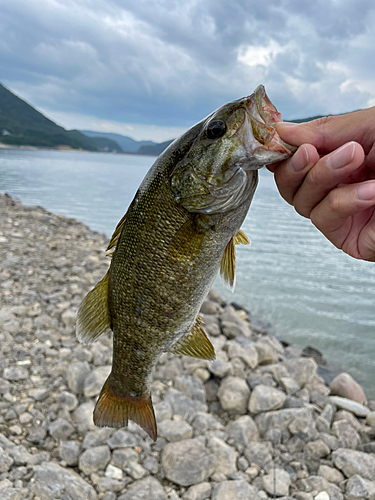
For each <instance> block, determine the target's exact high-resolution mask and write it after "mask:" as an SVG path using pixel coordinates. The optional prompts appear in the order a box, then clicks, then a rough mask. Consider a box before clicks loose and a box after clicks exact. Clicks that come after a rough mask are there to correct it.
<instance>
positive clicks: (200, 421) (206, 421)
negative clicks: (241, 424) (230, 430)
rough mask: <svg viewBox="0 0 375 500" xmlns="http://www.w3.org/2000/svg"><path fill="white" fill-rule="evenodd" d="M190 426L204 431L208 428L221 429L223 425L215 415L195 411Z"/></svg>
mask: <svg viewBox="0 0 375 500" xmlns="http://www.w3.org/2000/svg"><path fill="white" fill-rule="evenodd" d="M192 426H193V427H194V429H196V430H197V431H199V432H205V431H209V430H213V431H217V430H221V429H222V428H223V427H224V426H223V424H222V423H221V422H220V420H218V418H217V417H216V416H215V415H213V414H212V413H205V412H198V413H197V415H196V417H195V418H194V420H193V421H192Z"/></svg>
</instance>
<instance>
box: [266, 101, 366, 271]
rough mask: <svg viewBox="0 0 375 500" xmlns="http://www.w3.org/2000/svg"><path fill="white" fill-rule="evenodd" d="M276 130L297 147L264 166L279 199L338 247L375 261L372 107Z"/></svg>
mask: <svg viewBox="0 0 375 500" xmlns="http://www.w3.org/2000/svg"><path fill="white" fill-rule="evenodd" d="M276 128H277V132H278V133H279V135H280V136H281V138H282V139H283V140H284V141H285V142H287V143H289V144H293V145H295V146H300V147H299V148H298V150H297V152H296V153H295V154H294V155H293V156H292V157H291V158H289V159H288V160H285V161H283V162H280V163H279V164H274V165H270V166H269V167H268V169H269V170H271V172H274V174H275V181H276V184H277V187H278V189H279V191H280V193H281V195H282V197H283V198H284V199H285V200H286V201H287V202H288V203H290V204H291V205H293V206H294V208H295V209H296V211H297V212H298V213H299V214H301V215H303V216H304V217H307V218H310V219H311V221H312V223H313V224H314V225H315V226H316V227H317V228H318V229H319V230H320V231H321V232H322V233H323V234H324V235H325V236H326V237H327V238H328V239H329V240H330V241H331V242H332V243H333V244H334V245H335V246H336V247H337V248H340V249H342V250H343V251H344V252H345V253H347V254H348V255H351V256H352V257H355V258H357V259H364V260H369V261H375V107H374V108H369V109H365V110H362V111H356V112H354V113H349V114H346V115H340V116H331V117H325V118H320V119H318V120H313V121H311V122H307V123H302V124H295V125H293V124H288V123H278V124H276ZM348 141H350V142H348Z"/></svg>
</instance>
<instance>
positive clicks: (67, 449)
mask: <svg viewBox="0 0 375 500" xmlns="http://www.w3.org/2000/svg"><path fill="white" fill-rule="evenodd" d="M80 453H81V444H80V443H79V442H78V441H62V442H61V443H60V457H61V458H62V460H64V461H65V462H66V463H67V465H70V466H73V467H75V466H76V465H78V457H79V454H80Z"/></svg>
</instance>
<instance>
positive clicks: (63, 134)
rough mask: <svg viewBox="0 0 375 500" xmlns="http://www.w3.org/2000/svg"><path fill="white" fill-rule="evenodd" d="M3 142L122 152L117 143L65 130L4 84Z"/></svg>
mask: <svg viewBox="0 0 375 500" xmlns="http://www.w3.org/2000/svg"><path fill="white" fill-rule="evenodd" d="M0 142H2V143H3V144H9V145H11V146H36V147H46V148H57V147H59V146H68V147H71V148H73V149H85V150H88V151H115V152H122V150H121V148H120V147H119V146H118V144H116V143H115V142H114V141H109V140H106V141H103V140H102V139H101V138H99V141H98V142H97V140H96V138H89V137H86V136H85V135H84V134H81V132H78V130H65V129H64V128H63V127H60V126H59V125H56V123H54V122H53V121H52V120H49V119H48V118H46V117H45V116H44V115H43V114H42V113H39V111H37V110H36V109H34V108H33V107H32V106H30V105H29V104H27V103H26V102H25V101H23V100H22V99H20V98H19V97H17V96H16V95H14V94H13V93H12V92H10V91H9V90H8V89H6V88H5V87H4V86H3V85H1V84H0Z"/></svg>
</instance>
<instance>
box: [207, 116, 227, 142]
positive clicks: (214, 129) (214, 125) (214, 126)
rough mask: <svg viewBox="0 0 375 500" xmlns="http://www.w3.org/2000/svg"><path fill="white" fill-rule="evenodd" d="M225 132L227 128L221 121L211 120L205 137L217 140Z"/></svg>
mask: <svg viewBox="0 0 375 500" xmlns="http://www.w3.org/2000/svg"><path fill="white" fill-rule="evenodd" d="M226 131H227V126H226V124H225V122H223V120H213V121H212V122H210V123H209V124H208V127H207V137H208V138H209V139H219V137H222V136H223V135H224V134H225V132H226Z"/></svg>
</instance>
